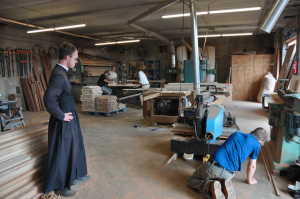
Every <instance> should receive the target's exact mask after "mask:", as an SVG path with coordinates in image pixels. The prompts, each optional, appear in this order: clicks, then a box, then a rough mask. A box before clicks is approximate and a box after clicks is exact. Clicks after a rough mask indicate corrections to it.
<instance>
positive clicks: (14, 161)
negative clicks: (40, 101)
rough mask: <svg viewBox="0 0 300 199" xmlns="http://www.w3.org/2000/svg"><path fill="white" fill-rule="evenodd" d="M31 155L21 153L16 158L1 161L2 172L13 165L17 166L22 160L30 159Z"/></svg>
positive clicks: (0, 170)
mask: <svg viewBox="0 0 300 199" xmlns="http://www.w3.org/2000/svg"><path fill="white" fill-rule="evenodd" d="M29 159H30V157H29V156H28V155H26V154H21V155H19V156H17V157H15V158H12V159H10V160H8V161H5V162H0V172H2V171H4V170H6V169H9V168H11V167H14V166H16V165H17V164H20V163H22V162H25V161H26V160H29Z"/></svg>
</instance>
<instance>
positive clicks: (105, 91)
mask: <svg viewBox="0 0 300 199" xmlns="http://www.w3.org/2000/svg"><path fill="white" fill-rule="evenodd" d="M101 89H102V92H103V94H104V95H110V94H111V92H112V90H111V89H110V88H107V87H106V86H102V87H101Z"/></svg>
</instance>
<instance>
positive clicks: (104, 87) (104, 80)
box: [98, 70, 112, 95]
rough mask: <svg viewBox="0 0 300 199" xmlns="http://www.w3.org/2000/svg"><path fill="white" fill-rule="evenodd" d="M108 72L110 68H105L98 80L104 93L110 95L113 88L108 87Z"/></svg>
mask: <svg viewBox="0 0 300 199" xmlns="http://www.w3.org/2000/svg"><path fill="white" fill-rule="evenodd" d="M108 74H109V70H105V71H104V73H103V74H102V75H101V76H100V78H99V80H98V86H100V87H101V89H102V92H103V94H104V95H110V94H111V92H112V90H111V89H110V88H108V87H107V84H108V83H109V81H108V80H107V76H108Z"/></svg>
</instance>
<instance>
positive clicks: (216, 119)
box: [171, 90, 238, 156]
mask: <svg viewBox="0 0 300 199" xmlns="http://www.w3.org/2000/svg"><path fill="white" fill-rule="evenodd" d="M216 99H217V98H216V96H215V95H212V94H211V92H209V91H207V90H205V91H203V92H202V93H200V94H198V95H196V98H195V101H194V102H196V104H197V108H190V109H184V110H183V116H181V117H179V118H178V123H183V124H186V125H189V126H193V127H194V129H195V136H194V137H192V138H191V139H190V140H187V139H182V138H172V139H171V151H174V152H176V153H178V154H182V153H187V154H196V155H203V156H205V155H207V154H210V155H211V154H212V153H213V152H215V151H216V150H217V149H218V148H219V146H221V145H222V144H223V143H224V142H225V140H222V139H221V137H222V135H224V134H226V135H225V136H228V135H229V134H232V133H233V132H235V131H237V130H238V127H237V125H236V118H235V117H233V116H232V115H230V113H229V114H227V113H226V111H225V108H224V107H223V106H221V105H218V104H210V103H211V102H213V101H215V100H216ZM193 104H194V103H193ZM228 133H229V134H228Z"/></svg>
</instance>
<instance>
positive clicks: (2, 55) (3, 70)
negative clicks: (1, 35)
mask: <svg viewBox="0 0 300 199" xmlns="http://www.w3.org/2000/svg"><path fill="white" fill-rule="evenodd" d="M1 65H2V77H5V53H4V49H1Z"/></svg>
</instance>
